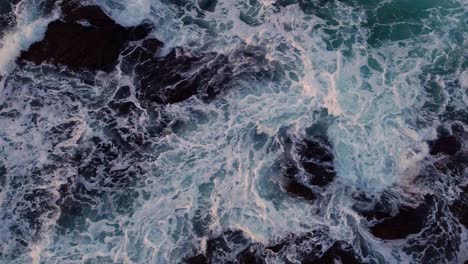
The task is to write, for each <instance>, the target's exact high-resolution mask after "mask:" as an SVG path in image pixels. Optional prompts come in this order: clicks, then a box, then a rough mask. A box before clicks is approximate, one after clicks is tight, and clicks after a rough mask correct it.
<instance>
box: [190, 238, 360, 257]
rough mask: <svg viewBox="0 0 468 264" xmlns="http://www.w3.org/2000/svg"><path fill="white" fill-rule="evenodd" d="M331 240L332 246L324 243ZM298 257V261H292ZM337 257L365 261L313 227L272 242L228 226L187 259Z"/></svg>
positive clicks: (350, 248) (350, 249) (347, 246)
mask: <svg viewBox="0 0 468 264" xmlns="http://www.w3.org/2000/svg"><path fill="white" fill-rule="evenodd" d="M323 244H329V245H330V244H331V246H327V247H325V246H323ZM292 260H294V262H291V261H292ZM335 261H341V263H347V264H354V263H365V262H364V261H363V260H362V259H361V257H359V256H358V255H357V254H356V252H355V251H354V249H353V248H352V247H351V246H350V245H349V244H348V243H346V242H344V241H336V242H335V243H333V244H332V243H330V242H329V239H328V238H327V236H326V234H325V233H323V232H320V231H312V232H308V233H305V234H290V235H288V236H286V237H284V238H283V239H282V240H280V242H279V243H276V244H273V245H268V244H266V245H265V244H261V243H257V242H253V241H252V240H251V239H249V238H248V237H246V236H245V234H244V232H242V231H240V230H228V231H225V232H224V233H223V234H221V235H220V236H217V237H214V238H210V239H208V241H207V242H206V251H205V252H203V253H197V254H196V255H194V256H191V257H188V258H186V259H185V260H184V263H187V264H212V263H238V264H265V263H304V264H306V263H307V264H315V263H324V264H333V263H336V262H335Z"/></svg>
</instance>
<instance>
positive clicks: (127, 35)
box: [19, 3, 152, 71]
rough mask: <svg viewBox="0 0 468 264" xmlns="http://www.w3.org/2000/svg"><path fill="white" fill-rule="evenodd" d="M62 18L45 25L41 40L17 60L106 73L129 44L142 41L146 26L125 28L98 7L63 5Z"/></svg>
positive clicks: (147, 30)
mask: <svg viewBox="0 0 468 264" xmlns="http://www.w3.org/2000/svg"><path fill="white" fill-rule="evenodd" d="M62 12H63V17H62V19H60V20H56V21H53V22H51V23H50V24H49V26H48V28H47V31H46V33H45V36H44V39H43V40H41V41H39V42H36V43H34V44H32V45H31V47H30V48H29V49H28V50H27V51H24V52H22V54H21V56H20V59H19V60H20V61H22V60H24V61H31V62H33V63H35V64H41V63H43V62H47V63H51V64H56V65H63V66H67V67H68V68H70V69H72V70H80V69H86V70H104V71H110V70H112V68H113V67H114V66H115V65H116V63H117V59H118V57H119V54H120V52H121V51H122V50H123V49H124V47H125V46H126V44H127V43H128V42H129V41H134V40H140V39H143V38H145V37H146V36H147V35H148V33H149V32H150V31H151V30H152V28H151V26H150V25H149V24H147V23H146V24H142V25H140V26H138V27H130V28H125V27H123V26H121V25H118V24H116V23H115V22H114V21H113V20H112V19H111V18H110V17H109V16H107V15H106V14H105V13H104V12H103V11H102V10H101V9H100V8H99V7H98V6H95V5H88V6H78V5H76V4H71V3H68V4H64V6H62Z"/></svg>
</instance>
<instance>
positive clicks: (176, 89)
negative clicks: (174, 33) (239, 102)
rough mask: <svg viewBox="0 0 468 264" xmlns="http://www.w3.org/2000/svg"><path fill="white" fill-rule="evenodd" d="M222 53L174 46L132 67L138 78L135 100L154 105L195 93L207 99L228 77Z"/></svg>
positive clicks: (218, 89) (178, 100) (229, 69)
mask: <svg viewBox="0 0 468 264" xmlns="http://www.w3.org/2000/svg"><path fill="white" fill-rule="evenodd" d="M229 65H230V63H229V61H228V58H227V57H226V56H224V55H217V54H213V53H210V54H203V55H195V54H193V53H192V52H189V51H186V50H183V49H179V48H177V49H174V50H172V51H171V52H170V53H169V54H168V55H167V56H166V57H164V58H158V59H153V60H148V61H146V62H144V63H142V64H138V65H136V67H135V73H136V75H137V76H138V79H139V85H138V86H139V87H140V89H139V91H138V93H137V97H138V99H140V100H142V101H144V102H155V103H157V104H173V103H178V102H181V101H184V100H186V99H188V98H190V97H192V96H193V95H196V94H198V95H199V96H200V97H201V98H204V99H211V98H213V97H214V96H215V95H216V94H218V93H219V92H220V91H221V87H223V86H224V85H225V84H226V83H227V82H228V81H229V79H230V78H231V73H232V72H231V67H230V66H229Z"/></svg>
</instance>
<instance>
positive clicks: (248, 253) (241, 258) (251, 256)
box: [237, 245, 266, 264]
mask: <svg viewBox="0 0 468 264" xmlns="http://www.w3.org/2000/svg"><path fill="white" fill-rule="evenodd" d="M255 246H256V245H251V246H250V247H248V248H246V249H245V250H243V251H242V252H241V253H239V254H238V255H237V262H238V263H239V264H265V263H266V262H265V257H264V256H263V255H262V254H261V252H258V250H257V248H256V247H255Z"/></svg>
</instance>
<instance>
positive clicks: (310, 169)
mask: <svg viewBox="0 0 468 264" xmlns="http://www.w3.org/2000/svg"><path fill="white" fill-rule="evenodd" d="M298 153H299V155H300V156H301V163H302V166H303V167H304V169H305V171H306V172H307V173H308V174H309V175H310V177H308V181H309V183H310V184H311V185H316V186H320V187H323V186H326V185H327V184H329V183H330V182H331V181H333V179H334V177H335V175H336V172H335V169H334V166H333V159H334V157H333V154H332V151H331V145H330V142H328V140H326V139H325V138H321V137H314V138H312V139H306V140H304V142H303V143H302V144H301V145H299V146H298Z"/></svg>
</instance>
